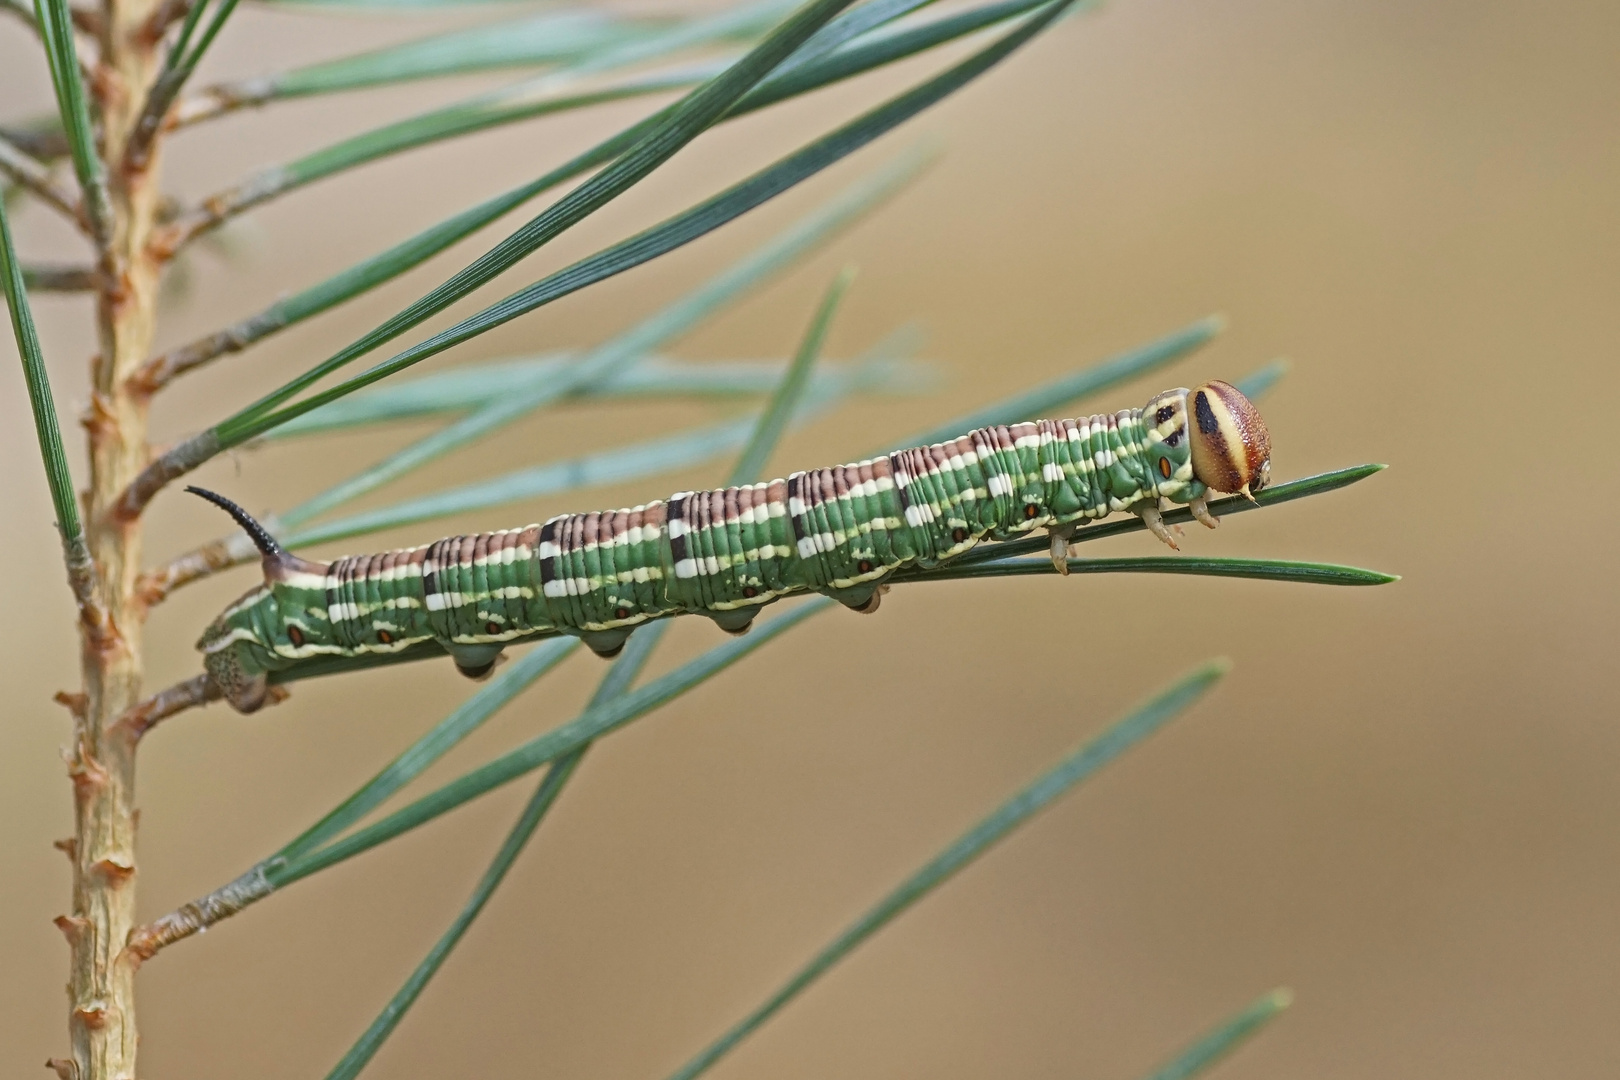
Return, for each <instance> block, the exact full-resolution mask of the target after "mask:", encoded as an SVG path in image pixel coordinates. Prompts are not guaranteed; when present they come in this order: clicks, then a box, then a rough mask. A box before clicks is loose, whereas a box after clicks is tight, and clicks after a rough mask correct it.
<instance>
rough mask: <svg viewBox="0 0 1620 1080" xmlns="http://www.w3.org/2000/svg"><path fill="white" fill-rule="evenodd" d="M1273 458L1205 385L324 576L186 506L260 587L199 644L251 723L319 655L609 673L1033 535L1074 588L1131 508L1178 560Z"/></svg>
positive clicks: (381, 558)
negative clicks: (689, 642)
mask: <svg viewBox="0 0 1620 1080" xmlns="http://www.w3.org/2000/svg"><path fill="white" fill-rule="evenodd" d="M1270 457H1271V447H1270V438H1269V435H1268V434H1267V433H1266V429H1265V425H1264V423H1263V422H1262V421H1261V420H1260V417H1259V414H1258V413H1257V412H1256V411H1255V410H1254V407H1253V405H1252V404H1250V403H1249V402H1248V399H1246V398H1244V397H1243V395H1242V394H1241V393H1239V392H1238V391H1237V390H1236V389H1235V388H1233V387H1231V386H1230V385H1228V384H1226V383H1222V382H1211V383H1206V384H1205V385H1203V386H1200V387H1198V388H1197V389H1195V390H1191V391H1189V390H1186V389H1177V390H1168V391H1165V392H1164V393H1162V394H1158V395H1156V396H1155V397H1154V398H1152V399H1151V400H1150V401H1149V402H1148V403H1147V405H1146V406H1144V407H1143V408H1140V409H1127V410H1123V411H1121V412H1117V413H1111V414H1100V415H1096V416H1089V417H1080V418H1076V419H1065V420H1038V421H1032V422H1027V423H1019V424H1011V425H1000V426H995V427H985V428H978V429H975V430H974V431H970V432H968V433H967V434H965V435H962V436H960V437H958V438H956V439H953V440H950V441H948V442H943V443H936V444H933V445H931V446H919V447H912V448H909V449H905V450H899V451H896V452H895V453H892V454H887V455H884V456H882V457H875V458H871V459H869V460H866V461H861V462H856V463H854V464H850V465H839V466H834V467H831V468H825V469H814V470H811V471H808V472H798V473H794V474H793V475H791V476H789V477H787V478H786V479H784V480H772V481H770V482H768V483H762V484H749V485H744V486H742V487H732V488H721V489H718V490H713V491H684V492H679V493H677V494H675V495H672V496H670V497H669V498H668V499H667V500H663V501H660V502H652V503H648V504H646V505H644V506H636V507H631V508H628V509H622V510H609V511H601V512H591V513H585V514H566V515H563V516H561V517H555V518H552V519H551V520H549V521H547V522H545V523H544V524H540V525H529V526H526V527H524V528H521V529H511V530H506V531H503V532H492V533H481V534H478V535H476V536H452V537H447V538H445V539H443V540H439V541H436V542H434V543H432V544H429V545H427V546H426V547H418V548H407V549H402V550H397V551H387V552H383V553H381V554H373V555H351V556H347V557H344V558H341V559H337V560H336V561H334V562H331V563H316V562H310V561H308V560H305V559H301V558H299V557H297V556H296V555H292V554H290V553H288V552H286V551H283V550H282V549H281V548H280V546H279V545H277V544H276V542H275V540H274V539H273V538H271V537H270V536H269V534H268V533H267V532H265V530H264V529H263V528H262V527H260V526H259V525H258V523H257V522H255V521H253V519H252V518H251V517H250V516H248V515H247V513H246V512H244V511H243V510H242V509H241V508H240V507H238V506H236V505H235V504H234V503H232V502H230V500H228V499H225V498H224V497H223V496H219V495H215V494H214V493H212V492H205V491H202V490H200V489H195V488H191V489H188V490H192V491H195V492H196V493H197V494H199V495H201V496H203V497H204V498H207V499H209V500H210V501H211V502H214V503H215V504H217V505H219V506H221V507H223V508H224V509H225V510H226V511H227V512H228V513H230V514H231V516H232V517H233V518H235V519H236V521H237V522H238V524H240V525H242V526H243V528H245V529H247V531H248V534H249V536H251V537H252V538H253V540H254V542H255V544H256V545H257V546H258V548H259V550H260V553H261V554H262V556H263V567H264V578H265V580H264V584H263V585H261V586H258V587H257V588H255V589H253V590H252V591H250V592H248V593H247V594H246V595H245V596H243V597H242V598H241V599H240V600H238V601H237V602H236V603H235V604H232V605H231V606H230V607H229V608H227V609H226V610H225V611H224V612H223V613H222V614H221V615H220V616H219V617H218V618H217V619H215V620H214V622H213V623H212V624H211V625H210V626H209V628H208V629H207V631H206V632H205V633H204V634H203V636H202V639H201V640H200V641H199V642H198V643H197V647H198V648H199V649H200V650H201V651H202V652H203V654H204V662H205V664H206V667H207V670H208V674H209V677H210V678H211V680H212V681H213V682H214V683H215V684H216V685H217V686H218V687H219V689H220V690H221V692H222V693H223V695H224V697H225V698H226V700H228V701H229V702H230V703H231V705H232V706H233V707H235V708H236V709H237V710H238V711H240V712H252V711H254V710H255V709H257V708H258V707H259V706H260V705H261V704H263V702H264V701H265V699H266V696H267V694H268V690H269V676H270V674H271V673H272V672H282V671H286V670H287V669H290V668H294V667H296V666H297V665H299V664H300V663H305V662H308V661H309V660H310V659H311V658H315V657H322V656H332V655H337V656H353V655H358V654H363V653H383V654H386V653H397V652H401V651H403V650H405V649H408V648H410V647H411V646H413V645H416V644H419V643H421V642H424V641H429V640H431V641H436V642H438V643H439V644H440V645H441V646H442V647H443V648H444V649H445V651H447V652H448V653H449V654H450V655H451V657H452V658H453V659H454V661H455V664H456V667H457V668H458V669H459V670H460V671H461V672H462V673H463V674H466V675H469V676H471V677H475V678H477V677H481V676H483V675H486V674H488V673H489V671H490V670H492V669H493V667H494V665H495V662H496V660H497V659H498V657H499V656H500V653H501V650H502V649H504V648H505V647H506V646H507V645H508V644H511V643H512V642H516V641H524V640H529V639H533V638H538V637H547V636H552V635H556V634H570V635H575V636H578V637H580V638H582V639H583V640H584V641H585V643H586V644H587V645H588V646H590V648H591V649H592V650H593V651H595V652H596V653H598V654H599V655H602V656H612V655H615V654H616V653H617V652H618V651H619V650H620V649H621V648H623V646H624V642H625V640H626V639H627V638H628V636H629V635H630V633H631V632H632V631H633V630H634V629H635V627H637V626H639V625H640V624H641V623H644V622H647V621H648V620H650V619H657V618H663V617H666V616H669V615H677V614H683V613H691V614H702V615H706V616H707V617H708V618H710V619H712V620H713V621H714V622H715V623H716V625H718V626H719V627H720V628H721V629H723V630H726V631H728V632H730V633H743V632H746V630H747V629H748V626H749V624H750V622H751V621H752V620H753V618H754V616H755V615H756V614H758V612H759V609H760V608H761V607H763V606H764V605H766V604H769V603H770V602H772V601H773V600H776V599H777V598H779V597H783V596H791V595H795V594H799V593H808V592H814V593H821V594H824V595H827V596H831V597H833V598H835V599H837V600H839V601H840V602H842V603H843V604H844V605H845V606H847V607H849V608H851V609H853V610H856V611H861V612H871V611H875V610H876V609H877V607H878V604H879V602H880V600H881V598H882V595H883V593H884V592H885V591H886V590H887V586H886V585H885V584H884V581H885V579H886V578H887V577H888V576H889V575H890V574H891V573H893V571H895V570H896V569H898V568H900V567H904V566H913V565H915V566H923V567H931V566H937V565H940V564H941V563H945V562H948V561H949V560H951V559H953V558H955V557H957V556H959V555H961V554H962V553H963V552H965V551H968V550H969V549H971V548H973V547H974V546H976V545H977V544H979V543H982V542H985V541H992V542H993V541H1001V540H1009V539H1012V538H1014V537H1018V536H1022V535H1024V534H1026V533H1029V532H1031V531H1033V530H1036V529H1046V530H1048V532H1049V533H1050V535H1051V545H1052V546H1051V550H1052V558H1053V560H1054V562H1055V563H1056V564H1057V566H1058V569H1059V570H1060V571H1064V572H1066V571H1067V564H1066V562H1065V561H1064V560H1065V559H1066V557H1067V553H1068V541H1069V539H1070V538H1071V537H1072V536H1073V534H1074V531H1075V529H1076V528H1077V527H1078V526H1080V525H1082V524H1084V523H1085V522H1086V521H1088V520H1093V519H1096V518H1102V517H1106V516H1108V515H1109V514H1112V513H1116V512H1119V511H1130V512H1134V513H1137V514H1139V515H1140V516H1141V517H1142V519H1143V521H1144V522H1145V523H1146V524H1147V525H1148V527H1149V528H1150V529H1151V530H1152V531H1153V532H1154V534H1155V535H1157V536H1158V537H1159V538H1160V539H1161V540H1163V541H1164V542H1165V543H1168V544H1170V546H1172V547H1175V546H1176V543H1175V539H1174V537H1173V536H1172V535H1171V534H1170V532H1168V531H1167V530H1166V528H1165V526H1164V524H1163V522H1162V521H1161V520H1160V514H1159V508H1160V504H1161V501H1162V500H1168V501H1169V502H1173V503H1180V504H1190V505H1191V508H1192V511H1193V513H1194V516H1195V517H1196V518H1197V519H1198V520H1199V521H1201V522H1203V523H1204V524H1205V525H1208V526H1210V527H1211V528H1213V527H1214V524H1215V519H1214V518H1213V517H1211V516H1210V514H1209V512H1208V509H1207V507H1206V506H1205V502H1204V500H1205V495H1206V493H1207V492H1208V491H1210V490H1215V491H1222V492H1238V491H1241V492H1243V493H1244V494H1249V493H1250V492H1252V491H1255V490H1259V489H1260V488H1261V487H1263V486H1264V484H1265V483H1266V481H1267V479H1268V478H1269V475H1270V472H1269V470H1270Z"/></svg>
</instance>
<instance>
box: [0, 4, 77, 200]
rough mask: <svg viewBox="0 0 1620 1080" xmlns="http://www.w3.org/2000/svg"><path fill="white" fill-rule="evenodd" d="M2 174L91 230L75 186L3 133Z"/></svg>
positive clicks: (0, 147) (0, 7)
mask: <svg viewBox="0 0 1620 1080" xmlns="http://www.w3.org/2000/svg"><path fill="white" fill-rule="evenodd" d="M0 10H6V8H5V6H4V4H3V0H0ZM0 174H4V175H5V176H7V177H9V178H10V179H11V180H12V182H13V183H16V184H19V185H21V186H22V187H25V188H27V189H28V190H29V191H31V192H33V193H34V194H35V195H37V196H38V197H39V199H40V201H41V202H44V203H46V204H47V205H49V206H51V207H53V208H55V209H57V210H59V211H61V212H62V213H63V214H65V215H66V216H67V218H68V219H69V220H70V221H72V222H73V223H74V224H75V225H77V226H78V227H79V228H80V229H83V230H85V231H86V232H88V231H89V229H90V223H89V222H88V221H87V220H86V218H85V216H84V208H83V206H82V204H81V203H80V201H79V197H78V196H77V195H75V194H74V193H73V191H72V189H70V188H69V187H68V186H67V185H65V184H63V183H61V182H59V181H58V180H57V179H56V178H55V177H53V176H52V175H51V169H50V166H48V165H46V164H45V163H44V162H42V161H40V160H39V159H38V158H35V157H33V156H31V155H29V154H28V153H26V152H25V151H24V150H23V149H22V148H21V147H19V146H18V145H17V144H16V143H14V142H12V141H11V140H10V139H7V138H5V137H4V136H0Z"/></svg>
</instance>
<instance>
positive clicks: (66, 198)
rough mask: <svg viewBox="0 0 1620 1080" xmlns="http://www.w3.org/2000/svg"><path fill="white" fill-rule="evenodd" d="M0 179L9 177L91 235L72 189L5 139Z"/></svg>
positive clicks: (1, 146) (0, 146) (0, 139)
mask: <svg viewBox="0 0 1620 1080" xmlns="http://www.w3.org/2000/svg"><path fill="white" fill-rule="evenodd" d="M0 175H4V176H7V177H9V178H10V179H11V181H12V182H13V183H15V184H19V185H21V186H22V187H25V188H27V189H28V190H29V191H31V192H33V193H34V194H35V195H36V196H38V197H39V200H40V201H41V202H43V203H45V204H46V205H47V206H50V207H52V208H54V209H56V210H59V211H61V213H62V214H63V215H65V216H66V217H67V218H68V220H69V221H72V222H73V223H74V224H75V225H77V226H78V227H79V228H80V229H81V230H83V231H84V232H86V233H88V232H89V231H90V223H89V221H88V220H87V219H86V218H85V215H84V205H83V203H82V202H81V201H80V199H79V196H78V195H77V194H76V193H75V192H74V191H73V189H72V188H70V187H68V186H67V185H66V184H64V183H62V182H60V181H59V180H57V179H56V178H55V177H53V176H52V175H51V169H50V166H49V165H46V164H45V163H44V162H42V161H40V160H39V159H38V158H35V157H33V156H31V155H29V154H28V153H27V152H26V151H24V150H23V149H22V148H21V147H20V146H18V145H17V144H16V143H15V142H13V141H12V140H11V139H8V138H6V137H4V136H0Z"/></svg>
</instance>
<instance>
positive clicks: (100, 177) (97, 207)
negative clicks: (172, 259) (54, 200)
mask: <svg viewBox="0 0 1620 1080" xmlns="http://www.w3.org/2000/svg"><path fill="white" fill-rule="evenodd" d="M34 14H35V17H36V19H37V26H38V29H39V36H40V39H41V40H42V41H43V42H44V45H45V59H46V61H47V63H48V65H49V67H50V72H51V84H52V87H53V88H54V89H55V91H56V104H57V109H58V110H59V112H60V114H61V118H62V128H63V130H64V131H65V132H66V133H67V140H68V151H69V153H70V154H71V156H72V158H73V172H74V174H75V175H76V176H77V177H78V179H79V188H80V190H81V191H83V193H84V207H85V217H86V219H87V220H88V221H89V223H90V231H91V234H92V235H93V236H94V237H95V240H96V243H97V244H98V245H99V246H100V247H102V248H106V247H107V245H108V244H110V243H111V242H112V223H113V211H112V199H111V196H110V195H109V194H108V192H107V169H106V166H105V164H104V163H103V162H102V160H101V155H100V153H99V152H98V151H97V149H96V131H95V125H94V124H93V123H92V122H91V119H90V106H89V103H88V99H87V97H86V96H85V92H84V80H83V79H82V77H81V76H80V73H79V56H78V49H77V46H76V44H75V42H74V38H73V19H72V15H71V13H70V12H69V10H68V3H67V0H34Z"/></svg>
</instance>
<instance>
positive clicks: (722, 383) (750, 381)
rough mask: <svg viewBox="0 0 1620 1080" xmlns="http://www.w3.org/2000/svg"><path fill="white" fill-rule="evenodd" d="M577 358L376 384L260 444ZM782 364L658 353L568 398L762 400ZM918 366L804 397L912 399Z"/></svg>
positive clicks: (836, 374) (910, 343) (901, 347)
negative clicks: (842, 393)
mask: <svg viewBox="0 0 1620 1080" xmlns="http://www.w3.org/2000/svg"><path fill="white" fill-rule="evenodd" d="M895 335H904V336H905V338H906V341H905V342H904V343H903V344H900V343H896V344H893V345H890V346H888V347H885V348H884V349H883V352H884V353H885V354H886V355H888V356H890V357H895V358H897V357H899V356H902V355H909V354H913V353H915V352H916V351H917V350H918V349H919V348H920V347H921V346H920V343H919V342H917V341H916V340H915V339H917V338H918V336H919V335H918V334H917V332H916V328H915V327H914V326H905V327H902V328H901V329H900V330H897V331H895ZM579 358H580V354H579V353H573V352H564V353H548V354H543V355H540V356H536V357H529V358H524V359H514V360H496V361H491V362H490V363H486V364H465V365H461V366H458V367H455V368H452V369H450V370H448V371H441V372H435V373H434V374H432V375H425V376H422V377H421V378H416V379H404V380H399V381H395V382H385V383H379V384H378V385H376V386H374V387H372V388H371V389H369V390H365V391H362V392H361V393H358V394H354V395H353V396H351V397H346V398H344V399H343V400H342V401H334V402H333V403H332V404H330V405H328V406H326V407H325V408H322V409H317V410H315V411H314V412H312V413H306V414H304V415H303V416H300V417H299V418H298V419H297V420H291V421H288V422H287V423H285V424H283V425H281V426H280V427H278V428H276V429H275V430H274V431H272V432H270V433H269V434H268V435H267V436H266V438H267V439H286V438H295V437H302V436H306V435H321V434H325V433H328V432H333V431H347V430H352V429H354V428H358V427H364V426H367V425H370V424H387V423H392V422H395V421H399V420H420V419H423V418H426V417H432V416H437V415H440V414H442V413H467V412H471V411H472V410H474V409H477V408H478V407H480V406H482V405H487V404H489V402H491V401H493V400H495V399H496V398H499V397H501V396H503V395H505V394H509V393H513V392H524V391H528V390H530V389H533V388H534V387H537V386H542V385H544V384H546V383H547V382H549V381H551V380H553V379H555V378H558V377H559V376H560V375H561V374H562V373H563V372H564V371H565V370H567V369H568V368H570V367H572V366H573V365H574V364H577V363H578V362H579ZM786 367H787V361H785V360H682V359H677V358H675V357H672V356H665V355H662V354H660V353H653V354H651V355H648V356H646V357H644V358H642V359H640V360H638V361H636V362H635V363H634V364H632V365H630V366H629V367H627V368H624V369H623V370H621V371H618V372H617V373H615V374H613V375H611V376H609V377H607V378H604V379H602V380H601V381H600V382H595V383H592V384H590V385H589V386H583V387H581V388H580V389H579V390H578V391H576V392H575V393H573V394H571V395H570V396H569V397H568V398H567V400H568V401H570V402H575V401H603V400H606V401H617V400H649V401H671V400H675V399H680V398H685V399H689V400H694V401H701V400H715V401H726V400H730V399H734V398H742V397H751V396H754V395H757V394H768V393H770V392H771V388H772V387H774V386H775V385H776V383H777V380H779V379H780V378H781V377H782V372H783V371H784V370H785V369H786ZM937 381H938V380H937V377H936V376H935V374H934V372H933V370H932V369H931V368H930V367H928V366H927V365H925V364H922V363H916V362H908V361H903V360H900V359H890V360H888V361H886V362H883V363H878V362H876V361H874V360H862V361H856V362H851V363H841V362H835V361H826V362H823V363H822V364H820V365H818V366H817V370H816V373H815V374H814V375H813V376H812V383H811V391H812V392H818V391H819V392H821V393H828V392H831V391H833V390H834V389H849V390H852V391H860V392H864V393H876V394H915V393H919V392H921V391H923V390H926V389H932V388H933V387H934V386H936V385H937Z"/></svg>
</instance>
